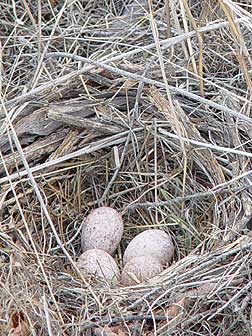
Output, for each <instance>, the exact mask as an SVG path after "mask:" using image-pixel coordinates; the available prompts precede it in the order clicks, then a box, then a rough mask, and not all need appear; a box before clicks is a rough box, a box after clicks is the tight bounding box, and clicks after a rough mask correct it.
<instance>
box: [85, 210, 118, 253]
mask: <svg viewBox="0 0 252 336" xmlns="http://www.w3.org/2000/svg"><path fill="white" fill-rule="evenodd" d="M122 235H123V220H122V216H121V214H120V213H119V212H117V211H116V210H115V209H113V208H109V207H100V208H97V209H95V210H93V211H92V212H91V213H90V214H89V215H88V216H87V218H86V220H85V222H84V224H83V229H82V236H81V247H82V251H83V252H85V251H87V250H89V249H94V248H96V249H100V250H103V251H106V252H107V253H109V254H112V253H113V252H115V250H116V249H117V247H118V245H119V243H120V241H121V239H122Z"/></svg>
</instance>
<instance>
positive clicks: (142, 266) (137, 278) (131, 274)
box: [121, 256, 163, 287]
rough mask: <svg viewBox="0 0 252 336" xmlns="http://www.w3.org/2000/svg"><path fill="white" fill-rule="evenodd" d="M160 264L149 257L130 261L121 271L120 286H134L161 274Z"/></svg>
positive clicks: (161, 267)
mask: <svg viewBox="0 0 252 336" xmlns="http://www.w3.org/2000/svg"><path fill="white" fill-rule="evenodd" d="M162 270H163V266H162V264H161V262H160V261H159V260H158V259H157V258H154V257H151V256H141V257H136V258H132V259H130V261H129V262H127V264H126V265H125V266H124V268H123V271H122V277H121V282H122V285H123V286H125V287H127V286H135V285H137V284H139V283H141V282H143V281H145V280H147V279H150V278H152V277H154V276H155V275H158V274H160V273H161V272H162Z"/></svg>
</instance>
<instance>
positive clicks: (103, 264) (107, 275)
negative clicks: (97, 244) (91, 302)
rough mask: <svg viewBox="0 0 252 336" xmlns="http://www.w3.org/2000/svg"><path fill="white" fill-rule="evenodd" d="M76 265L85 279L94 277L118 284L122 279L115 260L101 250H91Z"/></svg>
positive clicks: (83, 254)
mask: <svg viewBox="0 0 252 336" xmlns="http://www.w3.org/2000/svg"><path fill="white" fill-rule="evenodd" d="M76 264H77V266H78V268H79V269H80V271H81V273H82V274H83V276H85V277H87V276H89V275H92V276H95V277H97V279H102V280H106V281H107V282H110V283H111V282H113V283H116V282H118V279H119V277H120V271H119V268H118V266H117V264H116V262H115V260H114V259H113V258H112V257H111V255H110V254H108V253H107V252H105V251H102V250H99V249H91V250H88V251H86V252H84V253H82V254H81V256H80V257H79V259H78V261H77V263H76Z"/></svg>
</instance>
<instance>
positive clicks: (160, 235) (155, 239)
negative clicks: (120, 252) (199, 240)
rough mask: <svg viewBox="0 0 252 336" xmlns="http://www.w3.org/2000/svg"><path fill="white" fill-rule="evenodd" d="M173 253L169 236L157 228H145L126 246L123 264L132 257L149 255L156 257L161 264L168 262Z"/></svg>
mask: <svg viewBox="0 0 252 336" xmlns="http://www.w3.org/2000/svg"><path fill="white" fill-rule="evenodd" d="M173 254H174V245H173V242H172V239H171V237H170V236H169V235H168V234H167V233H166V232H164V231H162V230H158V229H151V230H146V231H144V232H142V233H140V234H138V235H137V236H136V237H135V238H134V239H132V241H131V242H130V243H129V245H128V246H127V248H126V250H125V252H124V256H123V264H124V265H125V264H126V263H127V262H129V261H130V260H131V259H132V258H135V257H141V256H146V255H148V256H151V257H154V258H157V259H158V260H159V261H160V262H161V263H162V264H163V265H165V264H167V263H169V262H170V261H171V259H172V257H173Z"/></svg>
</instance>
